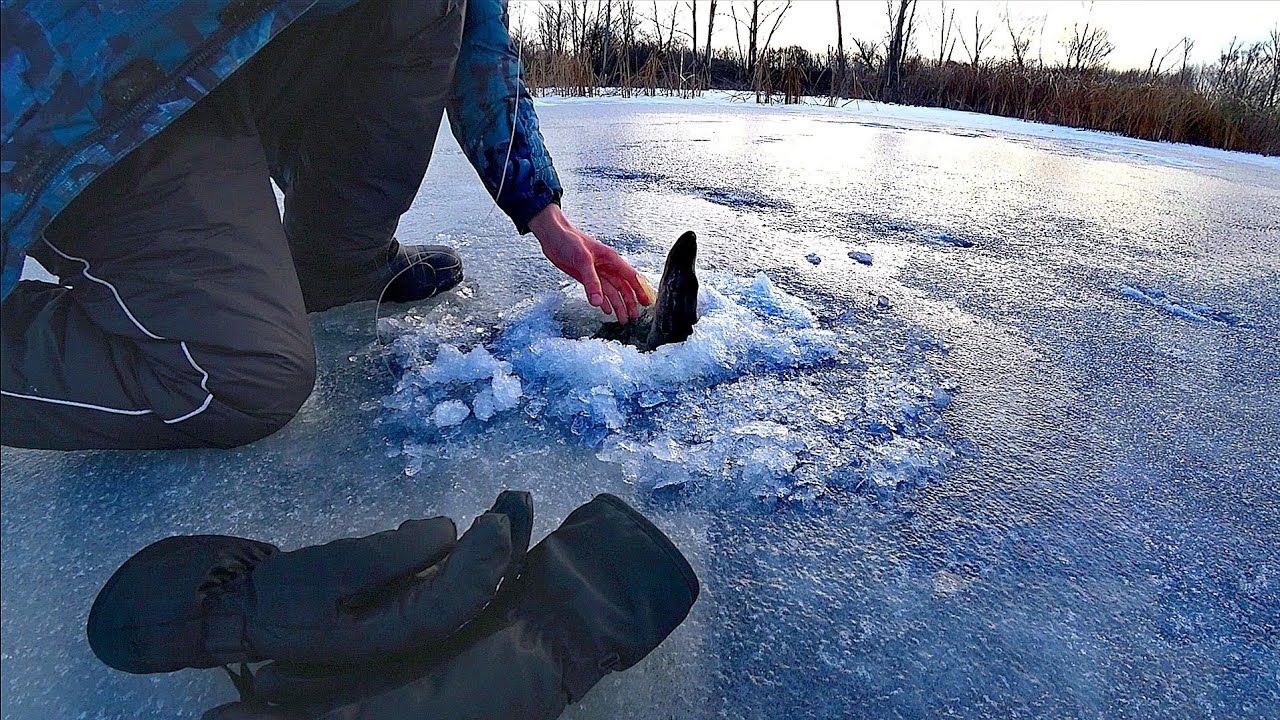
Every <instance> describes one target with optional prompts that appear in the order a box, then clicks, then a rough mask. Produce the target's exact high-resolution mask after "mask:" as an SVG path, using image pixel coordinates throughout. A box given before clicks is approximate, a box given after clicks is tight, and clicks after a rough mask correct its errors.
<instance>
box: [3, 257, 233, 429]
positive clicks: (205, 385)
mask: <svg viewBox="0 0 1280 720" xmlns="http://www.w3.org/2000/svg"><path fill="white" fill-rule="evenodd" d="M40 239H41V240H43V241H44V244H45V245H48V246H49V249H50V250H53V251H54V252H56V253H58V254H59V255H61V256H62V257H63V258H65V259H67V260H72V261H75V262H78V263H80V264H82V265H84V269H83V270H82V271H81V274H82V275H84V276H85V277H86V278H88V279H89V280H92V281H94V282H96V283H98V284H100V285H104V286H106V288H107V289H108V290H110V291H111V295H112V296H113V297H115V299H116V304H117V305H119V306H120V309H121V310H123V311H124V314H125V316H126V317H128V318H129V322H131V323H133V326H134V327H136V328H138V330H139V331H140V332H141V333H142V334H144V335H146V336H147V337H149V338H151V339H152V340H168V338H166V337H163V336H161V335H157V334H155V333H153V332H151V331H150V330H148V329H147V328H146V326H145V325H143V324H142V323H141V322H140V321H139V320H138V318H137V317H136V316H134V314H133V312H132V311H130V310H129V306H127V305H125V304H124V298H122V297H120V292H119V291H118V290H116V286H115V285H112V284H111V283H109V282H107V281H106V280H103V279H102V278H100V277H98V276H96V275H93V274H92V273H90V272H89V270H90V267H89V261H88V260H85V259H84V258H78V257H75V256H73V255H68V254H66V253H64V252H62V251H61V250H59V249H58V248H57V247H55V246H54V244H53V243H51V242H49V239H48V238H46V237H43V236H42V237H41V238H40ZM178 347H180V348H182V354H183V355H184V356H185V357H186V358H187V362H188V363H190V365H191V367H192V368H194V369H195V370H196V372H198V373H200V375H201V378H200V389H201V390H204V392H205V398H204V402H202V403H200V405H199V407H197V408H196V409H194V410H192V411H191V412H189V413H187V414H186V415H183V416H181V417H176V418H173V419H172V420H165V421H164V423H165V424H166V425H174V424H176V423H180V422H182V421H184V420H190V419H191V418H193V417H195V416H197V415H199V414H200V413H202V412H204V411H205V410H206V409H208V407H209V403H211V402H213V393H211V392H209V373H207V372H205V369H204V368H202V367H200V364H199V363H197V362H196V359H195V358H193V357H191V350H190V349H189V348H188V347H187V343H186V342H184V341H181V340H180V341H178ZM0 394H3V395H8V396H10V397H16V398H22V399H23V400H36V401H39V402H47V403H53V404H54V405H66V406H69V407H78V408H85V409H86V410H100V411H102V412H108V413H114V414H116V415H149V414H152V413H153V412H154V411H152V410H121V409H119V408H109V407H103V406H101V405H92V404H90V403H82V402H75V401H73V400H58V399H55V398H45V397H39V396H36V395H24V394H22V393H15V392H9V391H8V390H0Z"/></svg>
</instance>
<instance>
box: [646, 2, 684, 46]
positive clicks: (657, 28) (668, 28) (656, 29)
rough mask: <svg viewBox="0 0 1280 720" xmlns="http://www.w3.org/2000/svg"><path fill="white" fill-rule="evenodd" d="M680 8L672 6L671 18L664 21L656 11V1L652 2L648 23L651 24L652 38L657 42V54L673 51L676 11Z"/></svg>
mask: <svg viewBox="0 0 1280 720" xmlns="http://www.w3.org/2000/svg"><path fill="white" fill-rule="evenodd" d="M679 9H680V6H678V5H675V4H672V6H671V18H670V19H664V18H663V17H662V15H661V13H660V12H659V11H658V0H653V15H650V16H649V22H651V23H652V24H653V37H654V40H655V41H656V42H657V47H658V52H660V53H662V54H664V55H665V54H667V53H669V52H671V51H672V50H673V49H675V40H676V11H677V10H679Z"/></svg>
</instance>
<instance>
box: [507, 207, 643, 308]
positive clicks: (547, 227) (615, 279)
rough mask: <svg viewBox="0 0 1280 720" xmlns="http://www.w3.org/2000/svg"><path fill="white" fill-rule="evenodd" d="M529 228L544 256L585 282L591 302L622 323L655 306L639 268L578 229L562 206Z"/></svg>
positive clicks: (539, 217) (545, 211)
mask: <svg viewBox="0 0 1280 720" xmlns="http://www.w3.org/2000/svg"><path fill="white" fill-rule="evenodd" d="M529 228H530V229H531V230H533V234H534V236H535V237H537V238H538V242H539V243H541V244H542V254H543V255H546V256H547V259H548V260H550V261H551V262H552V264H553V265H555V266H556V267H558V268H560V269H561V270H562V271H563V272H564V273H565V274H566V275H568V276H569V277H571V278H573V279H574V280H577V281H578V282H580V283H582V285H583V287H584V288H585V289H586V292H587V302H589V303H591V304H592V305H594V306H596V307H598V308H600V309H601V310H602V311H603V312H606V313H611V314H612V315H613V316H614V317H616V318H618V322H620V323H624V324H625V323H627V322H628V321H630V320H632V319H635V318H637V317H639V316H640V308H639V306H640V305H651V304H652V303H653V298H652V297H650V296H649V291H647V290H646V287H647V285H646V283H644V282H642V281H641V280H640V277H639V274H638V273H636V269H635V268H633V267H631V264H630V263H628V262H627V261H626V260H624V259H623V258H622V256H621V255H619V254H618V251H616V250H614V249H613V248H611V247H609V246H608V245H605V244H604V243H602V242H600V241H599V240H596V239H595V238H593V237H591V236H590V235H588V234H586V233H584V232H582V231H581V230H579V229H578V228H576V227H574V225H573V223H571V222H569V219H568V218H566V217H565V216H564V213H563V212H561V211H560V206H559V205H556V204H554V203H552V204H551V205H548V206H547V207H545V208H543V210H542V212H540V213H538V214H537V215H535V216H534V218H533V219H532V220H530V221H529Z"/></svg>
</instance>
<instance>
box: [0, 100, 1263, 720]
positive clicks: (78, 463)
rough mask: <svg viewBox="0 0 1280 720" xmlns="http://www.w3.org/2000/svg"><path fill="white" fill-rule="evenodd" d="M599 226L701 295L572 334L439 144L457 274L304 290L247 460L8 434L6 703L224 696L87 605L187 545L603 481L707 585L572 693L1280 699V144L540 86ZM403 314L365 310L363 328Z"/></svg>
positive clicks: (704, 703)
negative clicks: (313, 299) (635, 333)
mask: <svg viewBox="0 0 1280 720" xmlns="http://www.w3.org/2000/svg"><path fill="white" fill-rule="evenodd" d="M540 116H541V118H542V122H543V127H544V130H545V133H546V136H547V140H548V145H549V147H550V148H551V149H552V151H553V154H554V156H555V159H556V165H557V168H558V169H559V170H560V174H561V177H562V178H563V180H564V182H565V184H566V190H567V192H566V198H565V207H566V210H567V211H568V214H569V215H570V217H572V218H575V219H577V220H578V221H579V222H581V223H582V224H583V225H584V226H585V228H586V229H588V230H589V231H591V232H593V233H595V234H597V236H598V237H600V238H602V239H604V240H606V241H608V242H610V243H612V244H613V245H615V246H616V247H618V248H619V249H620V250H621V251H623V252H624V254H626V255H627V256H628V257H631V258H632V259H633V260H635V261H636V262H637V263H638V265H639V266H640V267H641V269H643V270H646V271H648V272H649V274H650V276H651V277H652V278H653V279H654V280H656V279H657V276H658V273H659V272H660V268H661V262H662V258H663V255H664V254H665V252H666V250H667V248H668V247H669V246H670V244H671V243H672V242H674V240H675V238H676V237H677V236H678V235H679V234H680V233H682V232H684V231H685V230H695V231H697V233H698V235H699V239H700V254H699V265H700V268H701V271H702V287H703V293H702V298H701V303H700V304H701V311H702V314H703V320H702V321H701V322H700V323H699V324H698V326H697V328H696V331H695V334H694V336H693V337H692V338H691V339H690V340H689V342H687V343H684V344H682V345H676V346H667V347H664V348H661V349H660V350H658V351H657V352H655V353H653V354H650V355H639V354H637V353H635V352H634V350H633V349H631V348H624V347H622V346H619V345H616V344H612V343H606V342H603V341H598V340H589V339H583V338H584V337H585V336H589V335H590V334H591V333H592V332H593V331H594V330H595V328H596V327H598V325H599V317H598V315H594V314H592V313H593V311H592V310H591V309H590V308H589V307H588V306H587V305H586V303H585V301H583V299H582V298H581V292H580V290H579V289H577V288H570V287H568V286H566V285H565V281H564V278H563V276H561V275H559V273H558V272H557V271H556V270H554V269H553V268H552V267H551V266H550V265H549V264H548V263H546V262H545V261H544V260H543V258H542V256H541V254H540V252H539V250H538V247H537V245H536V242H535V241H534V240H533V239H532V236H529V237H525V238H519V237H516V236H515V235H514V233H513V231H512V230H511V227H510V225H509V223H508V222H507V220H506V219H505V217H503V216H501V214H500V213H499V212H497V211H496V210H491V209H490V208H491V207H492V205H491V203H489V202H488V200H487V198H486V197H485V196H484V194H483V191H482V189H481V188H480V186H479V183H478V181H477V180H476V179H475V176H474V173H473V172H472V170H471V169H470V167H469V166H468V165H467V164H466V162H465V160H464V159H463V158H462V156H461V154H460V152H459V151H458V150H457V148H456V146H455V145H454V144H453V141H452V140H451V139H450V138H449V136H448V135H447V133H446V134H444V135H442V139H441V143H440V146H439V148H438V151H437V153H436V157H435V159H434V161H433V163H432V166H431V171H430V173H429V175H428V179H427V182H426V184H425V185H424V187H423V190H422V193H421V195H420V197H419V200H418V202H417V203H416V204H415V206H414V207H413V209H412V210H411V211H410V212H409V214H408V215H407V216H406V217H405V218H404V220H403V222H402V224H401V227H400V237H401V239H402V240H404V241H408V242H437V241H439V242H446V243H449V244H453V245H455V246H457V247H458V248H459V250H460V251H461V253H462V254H463V257H464V260H465V263H466V268H467V280H466V282H465V283H464V286H463V287H462V288H461V289H460V290H458V291H456V292H454V293H451V294H450V295H449V296H447V297H445V298H443V299H441V300H438V301H434V302H432V303H428V304H426V305H423V306H420V307H417V308H414V309H411V310H409V311H408V312H399V313H393V314H392V316H391V317H389V318H386V319H383V320H382V321H381V322H379V323H377V324H376V325H375V320H374V308H373V306H372V304H368V303H366V304H362V305H356V306H351V307H347V308H343V309H340V310H336V311H332V312H329V313H325V314H322V315H317V316H314V317H313V328H314V333H315V338H316V343H317V346H318V348H319V351H320V352H319V356H320V360H319V362H320V368H319V380H318V383H317V388H316V392H315V394H314V396H313V397H312V398H311V400H310V401H309V402H308V403H307V404H306V406H305V407H304V408H303V410H302V413H301V414H300V416H299V417H298V418H297V419H296V420H295V421H294V422H293V423H292V424H290V425H289V426H288V427H287V428H286V429H285V430H284V431H283V432H281V433H280V434H278V435H276V436H275V437H272V438H269V439H267V440H265V441H262V442H259V443H257V444H255V445H252V446H250V447H247V448H242V449H239V450H235V451H229V452H227V451H207V452H206V451H200V452H166V453H141V454H122V453H103V452H98V453H41V452H31V451H18V450H10V449H7V448H6V449H5V450H4V451H3V470H4V472H3V552H2V554H0V558H2V563H3V673H2V676H3V680H2V682H3V713H2V714H3V716H4V718H6V719H9V718H12V719H13V720H19V719H22V720H25V719H28V718H31V719H35V718H41V719H43V718H134V717H137V718H144V717H146V718H149V717H197V716H198V715H199V713H200V712H201V711H203V710H204V709H206V708H208V707H210V706H212V705H214V704H216V703H219V702H223V701H226V700H228V699H230V698H231V697H232V695H233V692H232V689H231V687H230V685H229V683H228V682H227V680H226V678H225V677H223V676H221V674H220V673H219V672H216V671H205V672H195V671H186V672H182V673H177V674H173V675H169V676H160V677H133V676H128V675H124V674H122V673H118V672H114V671H112V670H109V669H108V668H106V667H105V666H103V665H100V664H99V663H98V662H97V661H96V660H95V659H94V658H93V656H92V655H91V654H90V651H89V648H88V645H87V643H86V642H85V640H84V621H85V617H86V615H87V613H88V609H89V606H90V603H91V602H92V600H93V597H94V594H95V593H96V591H97V589H98V588H99V587H100V586H101V584H102V583H103V582H104V581H105V580H106V578H107V577H108V576H109V574H110V573H111V572H112V571H113V570H114V568H115V567H116V566H118V564H119V563H121V562H122V561H123V560H124V559H125V558H126V557H128V556H129V555H130V554H132V553H133V552H134V551H136V550H137V549H139V548H141V547H142V546H144V545H145V544H147V543H149V542H151V541H153V540H156V539H158V538H160V537H162V536H165V535H169V534H174V533H207V532H213V533H230V534H237V535H244V536H249V537H253V538H257V539H261V540H268V541H271V542H275V543H277V544H280V545H282V546H286V547H296V546H298V545H301V544H306V543H314V542H323V541H327V540H329V539H332V538H335V537H338V536H343V535H351V534H357V533H368V532H373V531H376V530H381V529H385V528H389V527H392V526H394V525H395V524H397V523H398V522H399V521H400V520H402V519H404V518H406V517H410V516H414V517H420V516H429V515H435V514H446V515H450V516H453V517H455V518H457V519H458V520H459V521H460V524H461V523H469V522H470V519H471V518H472V517H473V516H474V515H475V514H476V513H477V512H479V511H481V510H483V509H484V508H485V507H487V505H488V503H489V502H490V501H491V500H492V498H493V497H494V495H496V493H497V492H498V490H499V489H501V488H503V487H516V488H526V489H529V490H531V491H533V493H534V497H535V503H536V508H537V511H538V513H539V516H538V522H537V527H536V529H535V539H536V538H537V537H539V536H541V535H542V534H545V533H546V532H548V531H550V530H551V529H552V528H554V527H555V525H556V524H558V523H559V521H560V520H561V519H563V517H564V516H565V515H567V514H568V512H569V511H570V510H572V509H573V508H574V507H576V506H577V505H579V504H581V503H582V502H585V501H586V500H588V499H589V498H590V497H592V496H593V495H595V494H596V493H598V492H601V491H609V492H613V493H617V494H619V495H621V496H623V497H624V498H627V499H629V500H630V501H631V502H633V503H634V504H636V505H637V506H639V507H641V508H642V509H643V510H644V511H645V512H646V514H648V515H649V516H650V517H652V518H653V519H654V521H655V522H656V523H657V524H658V525H660V526H661V527H663V528H664V529H665V530H666V531H667V532H668V533H669V534H670V535H671V536H672V538H673V539H674V540H675V541H676V543H677V544H678V545H680V547H681V548H683V549H684V551H685V553H686V554H687V555H688V556H689V557H690V559H691V561H692V562H693V564H694V566H695V567H696V568H697V570H698V572H699V575H700V576H701V578H702V583H703V594H702V597H701V599H700V600H699V602H698V604H697V606H696V607H695V608H694V611H693V613H692V615H691V616H690V618H689V620H688V621H687V622H686V623H685V624H684V625H683V626H682V627H681V628H680V629H679V630H677V631H676V633H675V634H674V635H673V636H672V637H671V639H670V640H669V641H668V642H667V643H666V644H665V645H664V646H663V647H662V648H660V649H659V650H658V651H657V652H655V653H654V654H653V656H651V657H650V658H649V659H647V660H646V661H645V662H644V663H642V664H641V665H640V666H638V667H637V668H635V669H634V670H632V671H629V672H627V673H623V674H620V675H614V676H612V677H610V678H607V679H606V680H605V681H603V682H602V683H601V684H600V685H599V686H598V687H597V688H596V689H595V690H594V691H592V693H591V694H590V695H589V696H588V697H587V699H586V701H585V702H584V703H583V704H582V705H580V706H578V707H574V708H571V709H570V711H569V712H567V713H566V717H569V718H694V719H696V718H846V717H867V718H899V717H901V718H920V717H957V718H990V717H1000V718H1014V717H1026V718H1042V717H1073V718H1169V717H1179V718H1275V717H1280V555H1278V554H1277V552H1276V548H1277V547H1280V470H1278V469H1277V467H1278V466H1280V441H1278V440H1277V438H1280V221H1278V220H1277V218H1280V162H1277V161H1276V160H1275V159H1264V158H1260V157H1256V156H1248V155H1241V154H1233V153H1225V152H1219V151H1213V150H1206V149H1199V148H1191V147H1187V146H1176V145H1166V144H1154V143H1147V142H1140V141H1132V140H1126V139H1123V138H1118V137H1114V136H1108V135H1102V134H1097V133H1088V132H1081V131H1075V130H1069V129H1063V128H1053V127H1046V126H1038V125H1031V124H1027V123H1021V122H1015V121H1009V120H1004V119H999V118H991V117H987V116H980V115H973V114H968V113H957V112H949V111H941V110H924V109H914V108H894V107H885V106H881V105H876V104H861V105H855V106H850V107H847V108H835V109H832V108H822V107H765V106H756V105H751V104H734V103H730V102H729V101H727V100H726V98H724V97H722V96H721V97H716V98H706V99H701V100H696V101H680V100H668V99H645V100H635V99H633V100H620V99H617V100H614V99H591V100H581V99H554V98H552V99H545V100H542V101H540ZM375 327H376V331H375Z"/></svg>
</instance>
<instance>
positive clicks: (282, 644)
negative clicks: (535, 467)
mask: <svg viewBox="0 0 1280 720" xmlns="http://www.w3.org/2000/svg"><path fill="white" fill-rule="evenodd" d="M532 524H533V505H532V501H531V499H530V497H529V495H528V493H515V492H504V493H502V494H501V495H500V496H499V497H498V501H497V503H495V505H494V507H493V508H492V509H491V510H490V511H489V512H487V513H485V514H484V515H481V516H480V517H478V518H476V521H475V522H474V523H473V524H472V526H471V529H470V530H468V531H467V532H466V534H464V535H463V536H462V538H461V539H457V530H456V528H455V527H454V524H453V521H452V520H449V519H448V518H442V517H441V518H432V519H430V520H410V521H408V522H405V523H403V524H402V525H401V526H400V527H399V528H398V529H396V530H389V531H386V532H380V533H376V534H374V535H370V536H368V537H363V538H350V539H344V540H336V541H334V542H331V543H328V544H325V545H317V546H311V547H305V548H301V549H299V550H294V551H291V552H281V551H280V550H279V549H277V548H276V547H275V546H273V545H269V544H267V543H262V542H257V541H254V540H246V539H244V538H236V537H227V536H222V535H195V536H182V537H171V538H166V539H164V540H161V541H159V542H156V543H154V544H152V545H150V546H148V547H146V548H144V549H143V550H141V551H140V552H138V553H137V554H136V555H134V556H133V557H131V558H129V560H128V561H126V562H125V563H124V565H122V566H121V567H120V569H119V570H117V571H116V573H115V574H114V575H112V576H111V579H110V580H108V581H107V584H106V586H104V587H103V589H102V591H101V592H100V593H99V594H98V597H97V599H96V600H95V601H94V603H93V609H92V610H91V611H90V612H89V627H88V634H89V645H90V647H92V648H93V651H94V653H95V654H96V655H97V656H98V658H99V659H100V660H102V661H103V662H104V663H106V664H107V665H110V666H111V667H114V668H117V669H119V670H124V671H126V672H133V673H151V672H167V671H170V670H178V669H181V668H205V667H213V666H215V665H221V664H227V663H237V662H256V661H259V660H267V659H271V660H288V661H293V662H323V663H344V662H359V661H370V660H374V659H378V658H382V657H386V656H388V655H395V654H398V653H406V652H410V651H413V650H419V649H422V648H424V647H426V646H428V645H430V644H431V643H434V642H437V641H439V640H441V639H442V638H444V637H446V636H448V635H449V634H451V633H453V632H455V631H456V630H457V629H458V628H460V627H462V626H463V625H464V624H465V623H467V622H468V621H469V620H471V619H472V618H473V617H475V616H476V615H477V614H478V613H479V612H480V611H481V610H482V609H483V608H484V607H485V606H486V605H487V604H488V603H489V602H490V601H491V600H492V599H493V597H494V593H495V591H496V590H497V588H498V585H499V584H500V582H502V580H503V579H504V577H506V576H507V575H508V574H509V573H510V574H512V575H514V573H513V572H512V571H513V570H514V569H515V568H517V567H518V566H519V564H520V562H521V560H522V559H523V556H524V553H525V549H526V548H527V547H528V543H529V533H530V531H531V529H532Z"/></svg>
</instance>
